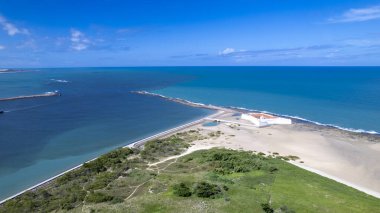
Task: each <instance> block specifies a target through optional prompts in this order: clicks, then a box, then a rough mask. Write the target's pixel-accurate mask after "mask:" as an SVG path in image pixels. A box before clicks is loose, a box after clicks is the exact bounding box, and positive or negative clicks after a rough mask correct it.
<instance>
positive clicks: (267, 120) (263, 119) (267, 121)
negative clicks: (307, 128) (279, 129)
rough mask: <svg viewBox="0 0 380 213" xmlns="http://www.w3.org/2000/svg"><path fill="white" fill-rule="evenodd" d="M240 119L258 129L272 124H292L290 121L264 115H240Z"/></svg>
mask: <svg viewBox="0 0 380 213" xmlns="http://www.w3.org/2000/svg"><path fill="white" fill-rule="evenodd" d="M241 119H244V120H247V121H250V122H252V123H254V124H255V125H256V126H258V127H263V126H269V125H273V124H292V120H291V119H287V118H280V117H276V116H273V115H268V114H265V113H246V114H241Z"/></svg>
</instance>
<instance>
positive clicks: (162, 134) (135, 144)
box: [0, 110, 224, 206]
mask: <svg viewBox="0 0 380 213" xmlns="http://www.w3.org/2000/svg"><path fill="white" fill-rule="evenodd" d="M223 113H224V111H220V110H217V111H216V112H215V113H213V114H211V115H207V116H205V117H202V118H200V119H198V120H195V121H191V122H189V123H185V124H183V125H180V126H177V127H174V128H171V129H168V130H165V131H163V132H159V133H157V134H154V135H152V136H148V137H146V138H143V139H141V140H138V141H135V142H133V143H131V144H128V145H125V146H122V148H138V147H140V146H143V145H144V143H146V142H147V141H150V140H153V139H157V138H161V137H165V136H167V135H170V134H173V133H175V132H178V131H181V130H183V129H186V128H189V127H191V126H195V125H197V124H199V123H202V122H204V120H206V119H207V118H213V117H215V116H218V115H220V114H223ZM97 158H98V157H96V158H93V159H91V160H88V161H86V162H84V163H81V164H79V165H77V166H74V167H72V168H70V169H68V170H65V171H63V172H61V173H59V174H57V175H55V176H53V177H51V178H48V179H46V180H44V181H42V182H40V183H37V184H35V185H33V186H31V187H29V188H27V189H25V190H22V191H20V192H18V193H16V194H14V195H12V196H9V197H7V198H5V199H3V200H0V206H1V205H2V204H4V203H5V202H7V201H9V200H12V199H14V198H16V197H18V196H20V195H22V194H23V193H25V192H28V191H31V190H35V189H37V188H39V187H42V186H44V185H46V184H49V183H50V182H51V181H54V180H55V179H57V178H59V177H61V176H62V175H64V174H66V173H68V172H71V171H74V170H76V169H78V168H80V167H82V166H83V164H85V163H88V162H91V161H94V160H96V159H97Z"/></svg>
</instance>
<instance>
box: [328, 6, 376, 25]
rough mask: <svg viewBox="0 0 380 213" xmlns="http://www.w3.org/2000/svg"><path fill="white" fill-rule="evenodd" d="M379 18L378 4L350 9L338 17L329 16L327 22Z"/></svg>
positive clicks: (360, 20) (361, 20)
mask: <svg viewBox="0 0 380 213" xmlns="http://www.w3.org/2000/svg"><path fill="white" fill-rule="evenodd" d="M374 19H380V6H379V5H378V6H372V7H367V8H357V9H350V10H348V11H346V12H345V13H343V14H342V15H341V16H340V17H338V18H330V19H329V20H328V22H329V23H348V22H363V21H369V20H374Z"/></svg>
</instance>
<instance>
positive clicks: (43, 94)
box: [0, 91, 60, 101]
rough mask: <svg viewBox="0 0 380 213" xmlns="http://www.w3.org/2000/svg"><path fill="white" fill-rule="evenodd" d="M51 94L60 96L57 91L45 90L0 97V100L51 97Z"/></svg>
mask: <svg viewBox="0 0 380 213" xmlns="http://www.w3.org/2000/svg"><path fill="white" fill-rule="evenodd" d="M51 96H60V93H59V92H58V91H54V92H45V93H42V94H36V95H21V96H16V97H9V98H0V101H14V100H19V99H28V98H40V97H51Z"/></svg>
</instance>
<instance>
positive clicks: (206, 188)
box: [173, 181, 229, 199]
mask: <svg viewBox="0 0 380 213" xmlns="http://www.w3.org/2000/svg"><path fill="white" fill-rule="evenodd" d="M192 185H194V187H193V190H191V189H190V187H188V186H187V185H186V184H185V183H179V184H175V185H174V186H173V193H174V194H175V195H177V196H179V197H190V196H191V195H192V194H194V195H196V196H197V197H201V198H212V199H214V198H218V197H221V195H222V194H223V191H228V189H229V188H228V187H227V186H225V185H223V186H219V185H217V184H212V183H208V182H205V181H201V182H198V183H195V184H192Z"/></svg>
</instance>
